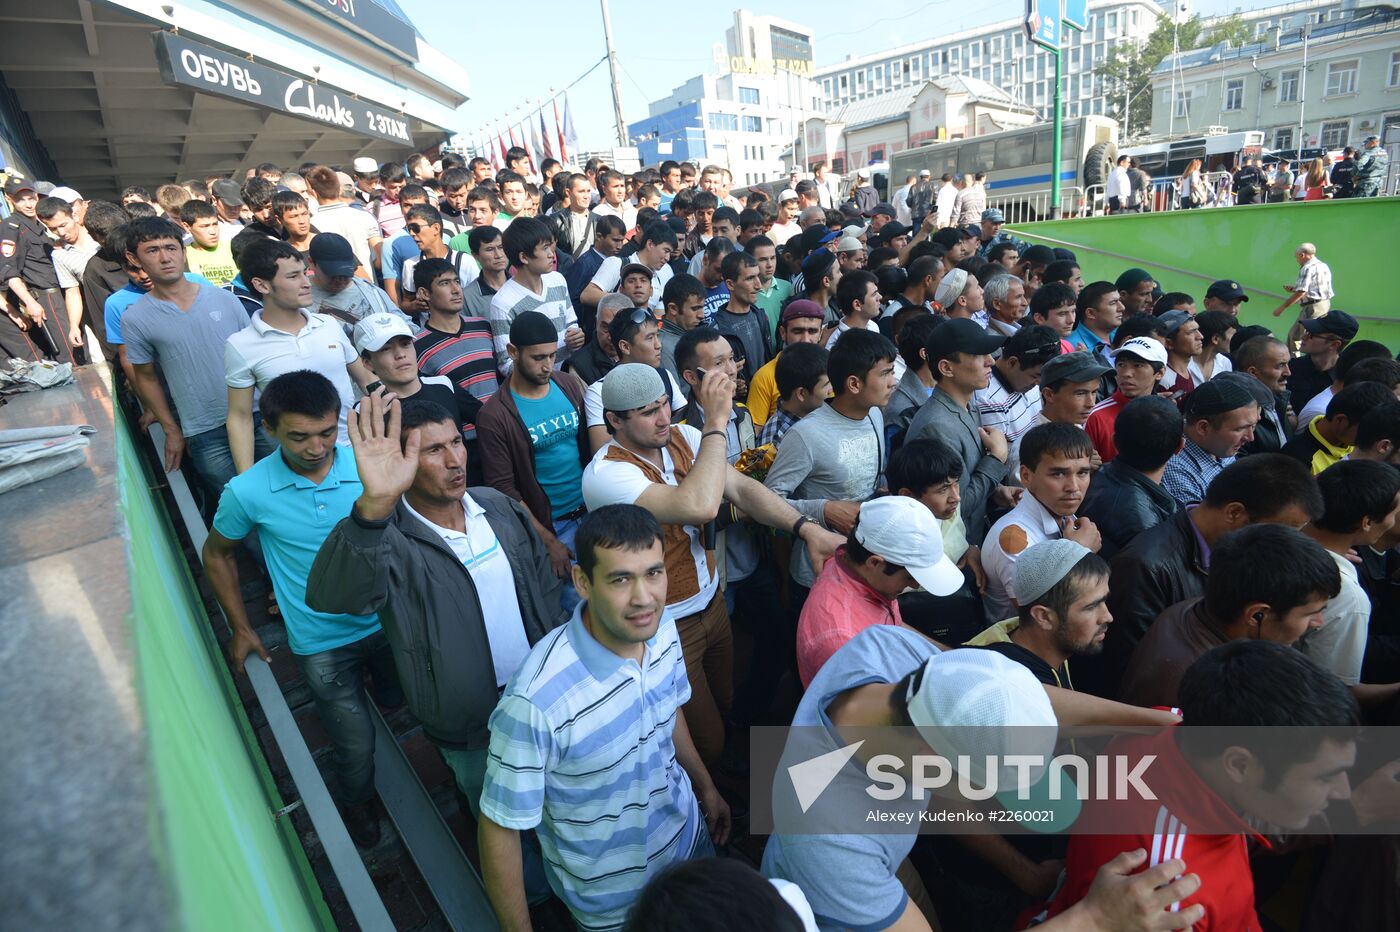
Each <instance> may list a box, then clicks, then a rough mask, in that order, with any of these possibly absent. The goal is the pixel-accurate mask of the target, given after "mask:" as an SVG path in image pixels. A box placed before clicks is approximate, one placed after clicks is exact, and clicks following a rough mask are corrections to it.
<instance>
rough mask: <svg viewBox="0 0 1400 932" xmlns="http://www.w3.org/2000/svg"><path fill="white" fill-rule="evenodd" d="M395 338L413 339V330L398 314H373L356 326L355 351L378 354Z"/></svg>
mask: <svg viewBox="0 0 1400 932" xmlns="http://www.w3.org/2000/svg"><path fill="white" fill-rule="evenodd" d="M394 337H408V338H409V339H413V328H412V327H410V326H409V325H408V321H406V320H404V319H403V318H402V317H400V316H399V315H397V314H372V315H370V316H369V317H366V318H364V319H363V320H361V321H360V322H359V323H357V324H356V325H355V336H354V342H355V349H356V351H357V352H361V353H377V352H379V351H380V350H382V349H383V348H384V344H385V343H388V342H389V341H390V340H392V339H393V338H394Z"/></svg>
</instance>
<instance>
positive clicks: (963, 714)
mask: <svg viewBox="0 0 1400 932" xmlns="http://www.w3.org/2000/svg"><path fill="white" fill-rule="evenodd" d="M910 501H912V500H910ZM915 504H917V502H916V503H915ZM1090 721H1097V722H1101V723H1105V722H1114V723H1122V724H1124V725H1126V724H1129V723H1142V724H1153V725H1163V724H1169V723H1173V722H1175V721H1176V716H1174V715H1171V714H1170V713H1165V712H1158V711H1155V710H1151V709H1137V708H1134V707H1132V706H1126V705H1123V704H1121V703H1114V702H1108V701H1107V700H1102V699H1098V698H1096V697H1093V696H1084V695H1079V694H1076V693H1072V692H1069V691H1066V690H1061V689H1057V688H1055V687H1052V686H1051V687H1046V686H1042V685H1041V684H1040V683H1037V682H1036V680H1035V677H1034V676H1032V675H1031V673H1030V672H1029V671H1028V670H1027V669H1026V668H1025V667H1023V666H1021V665H1020V664H1018V663H1016V662H1014V661H1012V660H1009V659H1008V658H1006V657H1004V656H1001V655H1000V654H998V653H995V652H993V651H984V650H971V649H965V650H950V651H943V652H940V650H939V648H938V647H937V645H935V644H934V643H933V642H932V641H930V640H929V639H927V638H925V637H924V636H923V635H921V634H919V633H918V632H917V631H913V630H911V629H909V628H904V627H900V626H896V625H876V626H874V627H870V628H867V629H866V630H864V631H861V632H860V633H859V634H857V635H856V636H855V637H854V638H852V639H851V640H850V641H849V642H847V643H846V645H845V646H844V647H842V648H841V649H840V650H838V651H837V652H836V653H834V654H832V655H831V657H830V659H829V660H827V662H826V663H825V665H823V666H822V668H821V670H820V671H819V672H818V673H817V674H816V676H814V677H813V678H812V682H811V684H810V685H809V686H808V687H807V692H806V694H805V695H804V696H803V697H802V702H801V704H800V705H798V707H797V713H796V715H795V716H794V717H793V722H792V724H793V727H792V729H790V730H789V732H788V738H787V743H786V746H785V749H784V753H783V757H782V759H781V761H780V763H779V765H778V770H777V776H776V779H775V783H774V793H773V813H774V818H775V826H774V827H775V829H776V830H775V831H774V832H773V834H772V835H771V836H770V837H769V840H768V845H767V847H766V848H765V849H764V852H763V865H762V870H763V874H764V875H765V876H767V877H769V878H776V879H780V880H786V881H789V882H791V883H795V884H797V885H798V886H799V887H800V888H802V891H803V892H804V893H805V894H806V895H807V899H808V901H809V902H810V904H811V906H812V911H813V913H814V914H815V915H816V919H817V927H818V928H819V929H821V930H823V932H828V930H836V929H891V930H898V932H929V930H930V929H935V928H939V923H938V917H937V916H936V915H935V912H934V908H933V906H932V904H931V902H930V901H929V898H928V895H927V892H926V891H925V889H924V885H923V883H922V882H921V881H920V879H919V876H918V873H917V871H916V870H915V869H914V868H913V867H912V865H911V864H910V863H909V862H908V861H907V860H906V859H907V858H908V855H909V852H910V851H911V850H912V849H913V847H914V842H915V840H916V838H917V837H918V824H917V822H916V823H914V824H909V823H908V822H902V824H900V825H885V826H877V827H872V828H866V827H865V823H867V822H872V821H876V819H871V818H869V817H870V816H872V815H873V816H876V817H878V816H880V815H894V814H903V815H908V814H911V813H912V814H914V815H917V813H918V812H921V811H922V810H923V808H924V807H925V806H927V805H928V802H927V800H921V799H920V798H918V797H917V796H915V795H914V792H913V791H912V790H908V789H907V790H906V791H905V794H904V795H903V796H901V797H900V798H898V799H894V800H889V799H888V798H887V797H885V796H884V794H881V797H882V798H884V799H885V801H883V802H880V801H877V799H876V797H875V796H874V795H873V794H870V793H868V792H867V789H868V788H872V787H878V788H879V789H882V790H884V789H888V787H887V785H886V784H885V783H884V782H883V781H882V782H881V783H880V784H878V785H877V784H875V783H874V781H872V780H871V779H870V778H869V777H868V776H867V768H868V765H869V763H870V761H871V759H872V758H873V757H874V756H875V755H876V754H884V753H886V752H890V751H892V750H893V751H894V752H895V753H897V754H898V755H899V757H901V758H907V757H909V756H910V755H914V754H921V755H928V754H930V753H937V754H939V755H942V756H943V757H944V758H945V759H946V760H949V761H956V760H958V758H959V756H961V755H967V756H968V757H969V758H970V759H973V760H985V759H986V756H987V755H989V754H990V755H996V756H998V757H1001V758H1005V757H1006V756H1007V755H1010V754H1037V755H1042V756H1044V757H1046V758H1048V757H1049V755H1050V754H1052V753H1053V748H1054V742H1055V738H1056V735H1057V728H1058V726H1061V725H1077V724H1085V723H1088V722H1090ZM901 726H902V728H901ZM910 726H912V728H913V730H915V731H916V732H917V737H915V735H914V734H913V733H912V732H911V731H910ZM874 729H881V730H882V731H884V732H886V734H883V735H877V733H876V732H875V731H874ZM896 729H900V730H896ZM838 732H839V733H843V736H842V737H838ZM862 739H864V740H862ZM847 742H849V743H847ZM843 743H845V746H844V747H841V746H840V745H841V744H843ZM833 751H836V752H839V753H842V754H844V755H845V759H846V760H847V761H848V762H847V763H846V765H845V766H844V767H842V768H841V769H840V770H839V771H838V772H837V773H836V774H835V775H833V776H830V777H827V776H826V775H825V774H823V775H822V778H821V780H819V781H817V780H813V781H809V780H808V779H807V776H808V775H809V774H812V773H814V769H808V770H803V769H802V768H803V765H804V764H806V763H809V762H810V763H814V762H815V761H814V759H815V758H821V757H825V756H826V755H828V754H831V753H832V752H833ZM827 759H828V760H830V759H831V758H827ZM823 763H824V761H823ZM902 770H903V773H905V774H907V773H908V772H909V771H908V768H907V767H904V768H902ZM979 771H980V768H979ZM1009 771H1010V768H1009V767H1008V766H1007V765H1005V764H1003V765H1002V766H1000V767H998V768H997V770H996V771H994V772H992V773H988V772H969V773H967V774H966V775H965V776H964V777H960V778H959V779H966V780H968V781H970V782H971V783H974V784H976V785H978V786H986V785H989V784H990V782H991V780H990V778H991V777H992V776H993V775H994V776H995V777H996V779H997V785H998V786H999V787H1002V788H1003V789H1004V788H1008V787H1014V786H1016V775H1015V774H1014V773H1011V772H1009ZM827 773H829V770H828V771H827ZM813 783H815V784H816V785H815V786H813V785H812V784H813ZM906 785H907V784H906ZM813 789H815V790H816V792H815V794H813V792H812V791H813ZM906 797H907V798H906ZM961 805H962V804H961V803H959V802H957V801H953V800H948V801H947V806H948V808H950V809H952V810H953V811H957V809H958V808H960V807H961ZM934 808H935V809H941V808H943V805H942V804H936V805H935V806H934ZM878 821H885V820H878ZM960 840H962V841H963V842H964V843H965V844H966V845H967V846H968V847H969V848H974V849H976V850H977V851H979V852H985V854H984V855H983V856H984V857H989V858H990V857H992V856H995V857H996V858H997V860H996V862H995V863H998V864H1001V865H1003V867H1002V869H1003V871H1004V872H1006V873H1008V875H1010V874H1016V875H1018V879H1022V880H1023V879H1024V878H1023V877H1021V876H1020V875H1023V874H1025V875H1033V874H1036V873H1038V872H1041V871H1043V869H1044V865H1038V864H1036V863H1034V862H1032V861H1031V860H1030V859H1028V858H1026V857H1024V856H1023V855H1020V854H1019V853H1018V852H1016V851H1015V850H1014V849H1012V848H1011V847H1010V845H1009V843H1008V842H1007V841H1006V840H1005V839H1004V838H1002V837H1000V836H997V835H986V834H983V835H976V836H964V837H962V838H961V839H960ZM993 848H995V852H992V850H991V849H993ZM1018 859H1019V860H1018ZM1146 861H1147V852H1145V851H1142V850H1140V849H1139V850H1137V851H1134V852H1128V853H1125V854H1123V855H1120V856H1119V857H1118V858H1115V859H1114V860H1113V861H1110V862H1109V863H1108V864H1106V865H1105V866H1104V867H1103V868H1101V869H1100V871H1099V874H1098V878H1097V880H1096V882H1095V886H1094V888H1093V889H1091V890H1090V891H1089V894H1088V895H1087V896H1086V897H1085V898H1084V899H1083V900H1082V901H1080V902H1079V903H1076V904H1075V905H1074V907H1073V910H1074V911H1075V913H1076V915H1074V916H1072V917H1071V916H1069V915H1068V914H1067V913H1066V914H1064V915H1062V916H1059V917H1056V919H1054V920H1052V921H1051V922H1049V923H1046V924H1045V925H1042V926H1039V927H1038V928H1039V929H1042V930H1046V932H1068V930H1071V929H1073V930H1080V929H1083V930H1101V929H1102V930H1110V929H1112V930H1127V929H1181V928H1189V927H1190V925H1191V923H1192V922H1194V921H1196V920H1198V919H1200V918H1201V916H1202V914H1203V910H1202V908H1201V907H1199V906H1195V907H1191V908H1189V909H1183V910H1181V911H1180V912H1167V910H1168V908H1169V907H1170V906H1171V905H1172V904H1173V903H1176V902H1178V901H1180V900H1181V899H1183V898H1185V897H1187V896H1190V895H1191V894H1192V893H1194V892H1195V890H1196V889H1197V888H1198V887H1199V885H1200V884H1199V880H1198V878H1196V877H1195V876H1194V875H1188V876H1186V877H1181V876H1180V875H1181V874H1182V873H1183V872H1184V871H1185V869H1186V865H1185V864H1183V863H1182V862H1181V861H1176V860H1173V861H1168V862H1167V863H1165V864H1162V865H1158V866H1156V867H1154V868H1153V869H1152V870H1149V871H1145V872H1143V873H1141V874H1137V875H1134V876H1131V877H1130V876H1128V875H1130V874H1131V873H1132V872H1133V871H1135V870H1137V869H1138V868H1140V867H1142V866H1143V865H1144V864H1145V863H1146ZM1174 878H1179V879H1176V880H1175V881H1173V879H1174ZM1056 923H1063V924H1061V925H1057V924H1056Z"/></svg>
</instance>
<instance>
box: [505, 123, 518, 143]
mask: <svg viewBox="0 0 1400 932" xmlns="http://www.w3.org/2000/svg"><path fill="white" fill-rule="evenodd" d="M506 132H508V133H510V144H511V145H512V146H518V145H520V143H518V142H516V141H515V127H514V126H511V125H510V124H509V123H507V124H506Z"/></svg>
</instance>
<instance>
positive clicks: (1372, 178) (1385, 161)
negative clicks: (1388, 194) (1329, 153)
mask: <svg viewBox="0 0 1400 932" xmlns="http://www.w3.org/2000/svg"><path fill="white" fill-rule="evenodd" d="M1389 167H1390V154H1389V153H1388V152H1386V151H1385V149H1384V148H1382V147H1381V138H1380V137H1379V136H1367V137H1366V141H1365V142H1363V143H1362V144H1361V153H1360V155H1358V156H1357V157H1356V175H1355V177H1356V196H1357V197H1380V194H1381V185H1382V184H1384V183H1385V175H1386V169H1388V168H1389Z"/></svg>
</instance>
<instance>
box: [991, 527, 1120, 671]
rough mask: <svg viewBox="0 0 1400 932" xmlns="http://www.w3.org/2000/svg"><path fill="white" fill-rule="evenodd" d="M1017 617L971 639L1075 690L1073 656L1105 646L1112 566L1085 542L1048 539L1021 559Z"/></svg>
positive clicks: (1017, 589) (1086, 654) (1089, 652)
mask: <svg viewBox="0 0 1400 932" xmlns="http://www.w3.org/2000/svg"><path fill="white" fill-rule="evenodd" d="M1016 592H1017V594H1018V595H1019V596H1020V599H1021V606H1020V609H1019V614H1018V616H1017V617H1014V618H1008V619H1006V620H1005V621H999V622H997V623H995V624H993V625H991V626H990V627H988V628H987V629H986V630H985V631H983V632H982V633H981V634H979V635H977V636H976V637H975V638H973V639H972V640H970V641H968V642H967V643H968V646H971V647H985V648H987V649H988V650H994V651H996V652H997V653H999V654H1004V655H1005V656H1007V657H1009V658H1011V659H1012V660H1014V661H1016V662H1017V663H1019V664H1021V665H1022V666H1024V667H1025V668H1026V669H1028V670H1030V671H1031V673H1032V674H1034V675H1035V678H1036V679H1038V680H1040V682H1042V683H1044V684H1046V685H1047V686H1059V687H1060V688H1062V689H1073V688H1074V681H1073V680H1072V679H1070V672H1069V659H1070V658H1071V657H1077V656H1093V655H1094V654H1097V653H1099V652H1100V651H1102V650H1103V642H1104V637H1105V636H1106V635H1107V634H1108V626H1109V624H1110V623H1111V622H1112V621H1113V616H1112V615H1110V614H1109V611H1108V605H1107V602H1108V564H1107V563H1106V562H1104V559H1103V558H1102V557H1100V556H1099V555H1098V554H1096V553H1094V552H1093V551H1091V550H1089V549H1088V548H1087V547H1085V546H1084V545H1083V544H1080V543H1077V542H1075V541H1072V540H1064V539H1061V540H1043V541H1041V542H1040V543H1038V544H1035V545H1034V546H1032V547H1028V548H1027V549H1026V551H1025V553H1023V554H1021V558H1020V559H1019V560H1017V561H1016Z"/></svg>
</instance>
